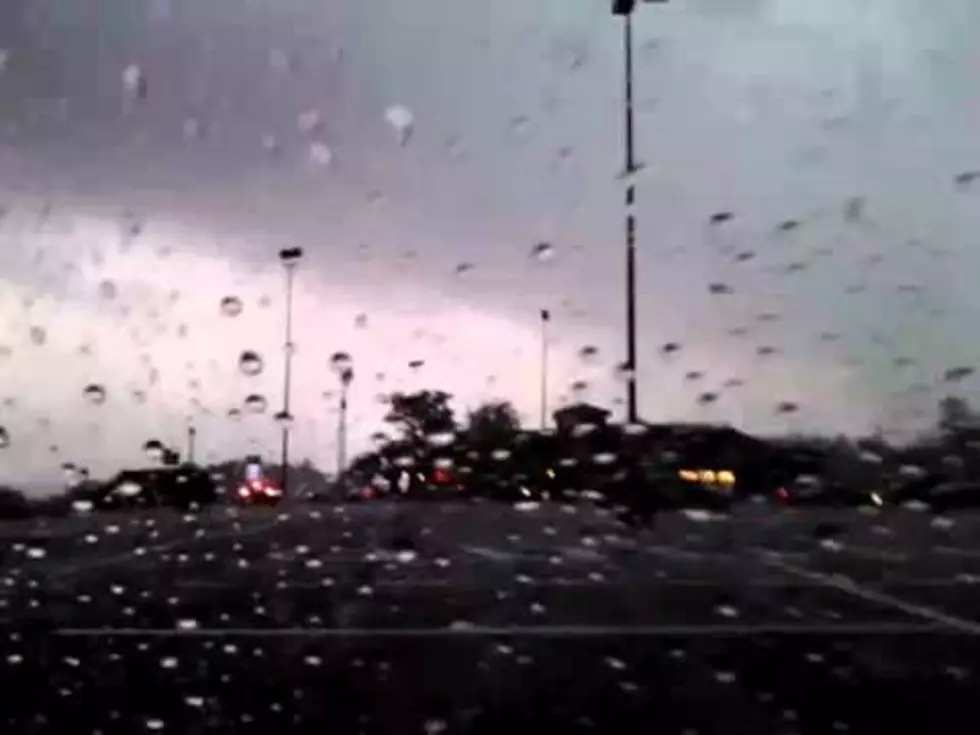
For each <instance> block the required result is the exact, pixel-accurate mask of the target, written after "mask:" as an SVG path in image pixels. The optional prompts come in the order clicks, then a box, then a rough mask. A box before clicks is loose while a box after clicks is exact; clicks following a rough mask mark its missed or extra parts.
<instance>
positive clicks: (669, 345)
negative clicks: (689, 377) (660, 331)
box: [660, 342, 681, 355]
mask: <svg viewBox="0 0 980 735" xmlns="http://www.w3.org/2000/svg"><path fill="white" fill-rule="evenodd" d="M680 348H681V346H680V344H678V343H677V342H666V343H664V345H663V347H661V348H660V351H661V352H662V353H664V354H665V355H672V354H674V353H675V352H677V351H678V350H680Z"/></svg>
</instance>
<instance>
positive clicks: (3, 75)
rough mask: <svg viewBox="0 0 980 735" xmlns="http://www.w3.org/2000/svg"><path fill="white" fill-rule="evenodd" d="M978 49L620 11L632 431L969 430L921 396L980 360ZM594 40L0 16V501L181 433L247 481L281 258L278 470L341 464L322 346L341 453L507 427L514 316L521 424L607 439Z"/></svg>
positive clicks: (779, 20)
mask: <svg viewBox="0 0 980 735" xmlns="http://www.w3.org/2000/svg"><path fill="white" fill-rule="evenodd" d="M978 23H980V6H978V5H977V4H976V3H975V2H972V1H971V0H822V2H820V3H814V2H810V1H809V0H674V2H672V3H670V4H668V5H651V6H643V7H641V8H639V10H638V12H637V14H636V16H635V34H636V41H635V50H636V70H635V71H636V97H637V111H636V114H637V122H636V130H637V152H638V153H637V155H638V158H639V159H640V161H641V163H642V169H641V171H640V172H639V173H638V174H637V175H636V176H635V183H636V185H637V196H638V206H637V216H638V222H639V225H638V227H639V229H638V238H639V239H638V289H639V301H638V318H639V331H638V337H639V354H640V360H639V366H638V379H639V386H640V388H639V390H640V413H641V415H642V416H643V417H644V418H646V419H648V420H652V421H666V420H686V421H712V422H716V421H724V422H731V423H733V424H735V425H737V426H739V427H741V428H744V429H746V430H748V431H754V432H760V433H773V432H783V431H810V430H819V431H824V432H847V433H857V432H865V431H870V430H872V429H874V428H875V427H879V428H881V429H883V430H885V431H888V432H893V433H895V435H896V436H897V435H899V434H902V433H905V434H907V433H908V432H910V431H913V430H917V429H919V428H921V427H923V426H925V425H928V423H929V422H930V421H931V419H932V418H933V416H934V412H935V405H936V402H937V400H938V398H939V397H941V396H942V395H945V394H949V393H955V394H957V395H963V396H965V397H967V398H972V397H975V393H976V384H975V383H974V382H973V380H974V379H973V377H972V376H969V375H968V376H967V377H965V378H962V379H959V380H956V381H955V382H951V381H950V380H948V379H946V373H947V371H949V370H950V369H953V368H960V367H964V368H970V367H972V366H973V365H975V364H976V362H977V354H976V353H977V351H978V347H977V346H975V340H972V339H970V337H969V335H971V334H972V330H973V329H974V328H975V327H974V325H975V324H977V318H976V317H977V316H978V312H980V296H978V295H977V292H978V290H977V289H976V288H975V286H974V280H975V276H974V275H973V274H975V273H977V272H980V270H978V267H980V249H978V248H977V247H976V242H975V239H974V237H975V235H974V233H976V232H977V230H978V227H977V225H978V224H980V223H978V219H980V207H977V206H976V205H977V201H978V200H977V197H978V196H980V176H976V175H975V172H976V171H978V170H980V135H978V134H977V131H978V130H980V105H978V101H980V100H978V96H977V92H976V91H975V90H976V85H975V84H974V83H973V80H974V78H975V76H976V72H977V70H978V65H980V36H977V35H976V34H975V33H973V32H972V31H971V29H972V28H976V27H978ZM621 41H622V35H621V26H620V25H619V23H618V22H617V21H616V20H615V19H614V18H613V17H612V16H611V15H610V12H609V3H608V2H606V0H413V2H411V3H405V2H402V0H372V2H369V3H368V2H361V1H359V0H331V2H327V3H323V2H313V1H312V0H277V2H271V1H262V0H209V2H207V3H201V2H196V1H194V0H144V1H143V2H134V1H133V0H86V1H85V2H70V1H69V0H44V1H42V0H6V2H3V3H0V400H2V403H0V427H3V429H4V430H5V432H6V435H7V437H8V438H9V446H8V447H6V448H5V449H0V482H16V483H28V484H30V483H35V484H37V483H45V482H47V483H52V482H53V483H56V482H57V481H58V480H57V478H58V477H59V472H60V470H59V468H60V466H61V464H62V463H63V462H74V463H76V464H80V465H85V466H89V467H91V468H92V470H93V472H95V473H96V474H106V473H110V472H112V471H114V470H115V469H117V468H118V467H119V466H121V465H133V464H137V465H138V464H141V463H143V462H144V458H143V456H142V452H141V447H142V445H143V442H145V441H146V440H148V439H160V440H162V441H165V442H170V443H174V444H176V445H178V446H180V445H181V444H182V441H183V439H182V437H183V436H184V433H185V429H186V427H187V425H188V422H193V423H194V424H195V425H196V426H197V428H198V436H199V442H198V444H199V450H200V453H201V455H202V456H203V457H208V458H223V457H228V456H241V455H242V454H244V453H247V452H262V453H266V454H267V455H268V456H270V458H272V457H273V456H274V447H275V446H276V438H277V431H278V429H277V427H276V425H275V424H274V421H273V419H272V415H273V413H274V412H275V411H276V410H278V408H279V407H280V405H281V402H282V387H281V386H282V371H283V367H282V364H283V356H284V351H283V348H282V325H283V319H284V316H283V315H284V298H283V293H284V288H283V285H284V275H283V271H282V268H281V266H280V265H279V263H278V261H277V253H278V251H279V249H280V248H282V247H294V246H295V247H302V248H303V249H304V252H305V257H304V259H303V261H302V262H301V264H300V265H299V267H298V268H297V271H296V299H295V313H296V338H295V339H296V343H297V351H296V356H295V392H294V396H293V399H294V407H293V414H294V416H295V419H296V424H295V427H294V452H293V453H294V455H295V456H297V457H299V458H309V459H310V460H312V461H313V462H314V463H316V464H318V465H320V466H323V467H324V468H327V469H331V468H332V467H333V466H334V462H335V456H336V442H335V437H336V423H337V395H336V389H337V378H336V376H335V375H334V374H333V373H332V371H331V369H330V356H331V355H332V354H333V353H334V352H336V351H345V352H348V353H350V355H351V356H352V358H353V364H354V368H355V372H356V377H355V380H354V383H353V385H352V387H351V440H350V441H351V447H350V448H351V451H352V452H356V451H358V450H362V449H364V448H366V447H367V446H369V437H370V435H371V434H372V433H373V432H375V431H377V430H379V429H382V428H384V427H383V425H382V417H383V415H384V410H385V409H384V406H383V405H382V403H381V402H380V401H379V400H378V398H379V396H381V395H383V394H385V393H388V392H391V391H393V390H410V389H416V388H426V387H429V388H439V389H443V390H446V391H448V392H450V393H452V394H453V395H454V396H455V399H456V404H455V405H456V407H457V410H458V411H459V412H460V413H461V414H462V413H464V412H465V411H466V410H467V409H468V408H471V407H473V406H475V405H478V404H479V403H481V402H483V401H486V400H492V399H507V400H510V401H512V402H514V404H515V405H516V406H517V408H518V409H519V411H520V412H521V413H522V415H523V416H524V418H525V421H526V422H527V423H528V424H529V425H534V424H536V422H537V415H538V406H539V401H540V395H539V385H540V371H541V361H540V357H539V355H540V344H541V325H540V323H539V313H540V310H541V309H543V308H546V309H549V310H550V311H551V313H552V321H551V323H550V325H549V341H550V344H551V351H550V360H549V367H548V374H549V386H550V390H549V395H548V405H549V406H550V407H557V406H559V405H561V404H563V403H565V402H568V401H571V400H591V401H595V402H598V403H601V404H603V405H607V406H609V407H610V408H612V409H613V411H614V412H615V414H616V415H622V413H623V406H622V397H623V394H624V385H623V382H622V380H621V376H620V372H619V371H618V370H617V366H618V365H620V364H621V362H622V360H623V358H624V356H625V342H624V333H623V315H624V309H625V305H624V288H623V284H624V278H623V274H624V258H623V253H624V250H623V209H622V197H623V187H624V185H625V180H624V178H623V177H622V176H621V173H622V169H623V136H622V128H623V119H622V108H621V97H622V74H623V68H622V46H621ZM406 121H410V124H407V125H405V124H404V123H405V122H406ZM974 178H976V179H977V182H976V185H975V186H971V184H972V183H973V179H974ZM720 213H727V216H724V217H714V221H713V215H718V214H720ZM718 220H723V221H720V222H718ZM542 243H544V244H546V245H547V248H546V250H547V252H548V253H549V254H550V256H551V257H549V258H539V257H537V256H536V253H537V252H539V251H540V249H541V244H542ZM227 297H234V298H236V299H238V300H240V302H241V304H242V309H241V313H240V314H238V315H237V316H229V315H228V314H226V313H224V312H223V311H222V308H221V302H222V300H223V299H226V298H227ZM669 343H672V344H676V345H677V346H678V347H679V349H676V350H673V351H669V352H665V351H664V349H663V348H664V345H666V344H669ZM583 347H592V348H594V349H591V350H586V354H587V356H586V357H583V356H582V348H583ZM245 350H251V351H254V352H257V353H258V354H259V355H260V356H261V357H262V359H263V363H264V369H263V371H262V372H261V374H259V375H252V376H249V375H243V374H242V372H241V371H240V370H239V356H240V354H241V353H242V352H243V351H245ZM412 361H423V364H422V365H421V366H420V367H415V368H412V367H410V365H409V363H411V362H412ZM964 372H968V371H960V372H959V373H958V375H962V374H963V373H964ZM90 385H96V386H99V387H101V388H102V389H103V390H104V392H105V400H104V401H103V402H101V403H100V404H98V405H95V404H93V402H92V401H91V400H89V399H88V398H87V397H86V387H87V386H90ZM249 394H260V395H263V396H264V397H265V398H266V399H267V401H268V409H267V411H266V412H265V413H264V414H261V415H245V416H243V417H240V418H237V419H236V417H235V415H234V413H235V409H241V407H242V405H243V402H244V399H245V397H246V396H247V395H249ZM705 394H711V396H714V400H713V401H711V402H709V403H708V404H707V405H704V403H705V402H704V400H699V399H701V398H702V397H703V396H704V395H705ZM89 395H91V394H89ZM711 396H709V398H710V397H711ZM780 406H782V407H783V408H786V407H787V406H792V407H795V408H796V410H794V411H792V412H790V413H786V412H785V411H783V410H780ZM229 412H231V413H232V415H231V416H230V415H229ZM0 436H2V435H0Z"/></svg>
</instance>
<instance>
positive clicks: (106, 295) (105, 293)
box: [99, 280, 119, 301]
mask: <svg viewBox="0 0 980 735" xmlns="http://www.w3.org/2000/svg"><path fill="white" fill-rule="evenodd" d="M118 295H119V290H118V289H117V288H116V284H115V282H113V281H109V280H105V281H102V283H100V284H99V296H101V297H102V298H103V299H105V300H106V301H112V300H113V299H114V298H116V296H118Z"/></svg>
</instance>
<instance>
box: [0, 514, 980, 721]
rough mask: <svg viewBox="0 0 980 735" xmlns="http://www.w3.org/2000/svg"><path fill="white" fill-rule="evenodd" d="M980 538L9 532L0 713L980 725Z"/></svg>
mask: <svg viewBox="0 0 980 735" xmlns="http://www.w3.org/2000/svg"><path fill="white" fill-rule="evenodd" d="M978 531H980V515H977V516H973V515H969V514H961V515H954V516H949V517H943V518H936V517H934V516H931V515H929V514H925V513H917V512H914V511H908V510H905V509H885V510H882V511H878V512H874V513H872V512H859V511H818V510H800V511H792V512H789V511H783V512H779V513H776V512H775V511H772V510H770V509H767V508H765V507H762V506H745V507H743V508H742V509H740V510H739V511H738V513H737V514H736V516H735V517H734V518H731V519H728V520H721V519H717V518H705V517H704V516H703V515H701V514H696V513H695V514H690V515H686V514H681V513H677V514H671V515H669V516H664V517H661V518H660V519H658V520H657V523H656V525H655V527H653V528H651V529H645V530H642V531H635V530H628V529H624V528H622V527H620V526H619V525H618V524H616V523H615V522H613V521H612V520H611V519H610V518H609V517H606V516H604V515H603V514H602V513H601V512H597V511H595V510H594V509H592V508H589V507H585V506H582V507H573V506H567V507H558V506H542V507H537V508H529V509H525V510H516V509H514V508H510V507H507V506H501V505H483V506H481V505H433V504H422V503H419V504H399V505H380V504H379V505H370V504H364V505H353V506H331V505H305V506H294V507H280V508H278V509H274V510H272V509H248V510H232V509H226V508H212V509H209V510H207V511H205V512H202V513H200V514H193V513H191V514H184V515H182V514H179V513H176V512H171V513H167V512H160V511H157V512H150V513H143V514H140V515H118V516H102V517H87V518H86V517H83V518H76V519H66V520H64V521H56V522H51V523H50V525H49V527H48V528H46V529H40V528H38V527H37V526H36V525H31V524H7V525H6V526H0V545H2V546H3V548H4V556H3V568H2V569H0V620H2V621H3V625H4V629H5V630H6V633H5V635H4V637H3V640H2V641H0V686H2V687H3V689H2V690H0V691H3V692H8V693H9V692H12V691H15V690H16V692H17V695H16V696H15V697H7V698H3V699H0V729H2V730H3V731H5V732H8V731H9V732H54V731H66V730H68V729H70V731H71V732H80V733H81V732H85V733H89V732H93V733H94V732H101V733H110V732H119V733H134V732H181V733H194V732H230V731H234V732H243V731H244V732H270V731H276V732H313V731H317V732H324V731H326V730H328V729H329V730H330V731H332V732H364V733H389V732H398V733H412V732H421V733H429V734H430V735H433V734H435V733H441V732H472V733H476V732H491V731H493V732H498V731H499V729H500V728H501V727H514V726H520V727H526V728H530V727H535V728H541V727H549V728H551V727H554V728H557V727H561V728H562V730H563V731H583V732H597V731H598V732H606V731H610V728H613V727H615V728H617V730H618V731H620V732H622V731H627V732H640V731H642V732H650V731H651V729H654V730H657V731H662V732H686V733H695V732H697V733H714V732H718V733H721V732H724V733H726V735H729V734H730V733H731V732H732V728H733V726H734V725H733V723H735V724H737V730H738V731H739V732H752V733H793V732H796V733H811V732H812V733H818V732H819V733H827V732H852V733H877V732H886V731H892V732H893V731H894V730H895V729H897V728H901V729H903V730H906V729H908V728H910V727H916V728H928V729H929V730H940V729H941V730H942V731H945V732H959V731H964V732H965V731H967V730H969V729H970V728H969V723H970V722H971V721H972V718H971V717H970V716H969V715H970V714H971V713H972V711H973V710H972V708H971V707H970V705H971V704H972V703H973V701H974V698H975V697H976V696H977V695H978V694H980V679H978V675H980V674H978V670H977V669H978V667H977V664H976V662H978V661H980V533H978Z"/></svg>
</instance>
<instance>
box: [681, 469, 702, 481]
mask: <svg viewBox="0 0 980 735" xmlns="http://www.w3.org/2000/svg"><path fill="white" fill-rule="evenodd" d="M677 476H678V477H680V478H681V479H682V480H684V481H686V482H697V481H698V473H697V472H695V471H694V470H681V471H680V472H678V473H677Z"/></svg>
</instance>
